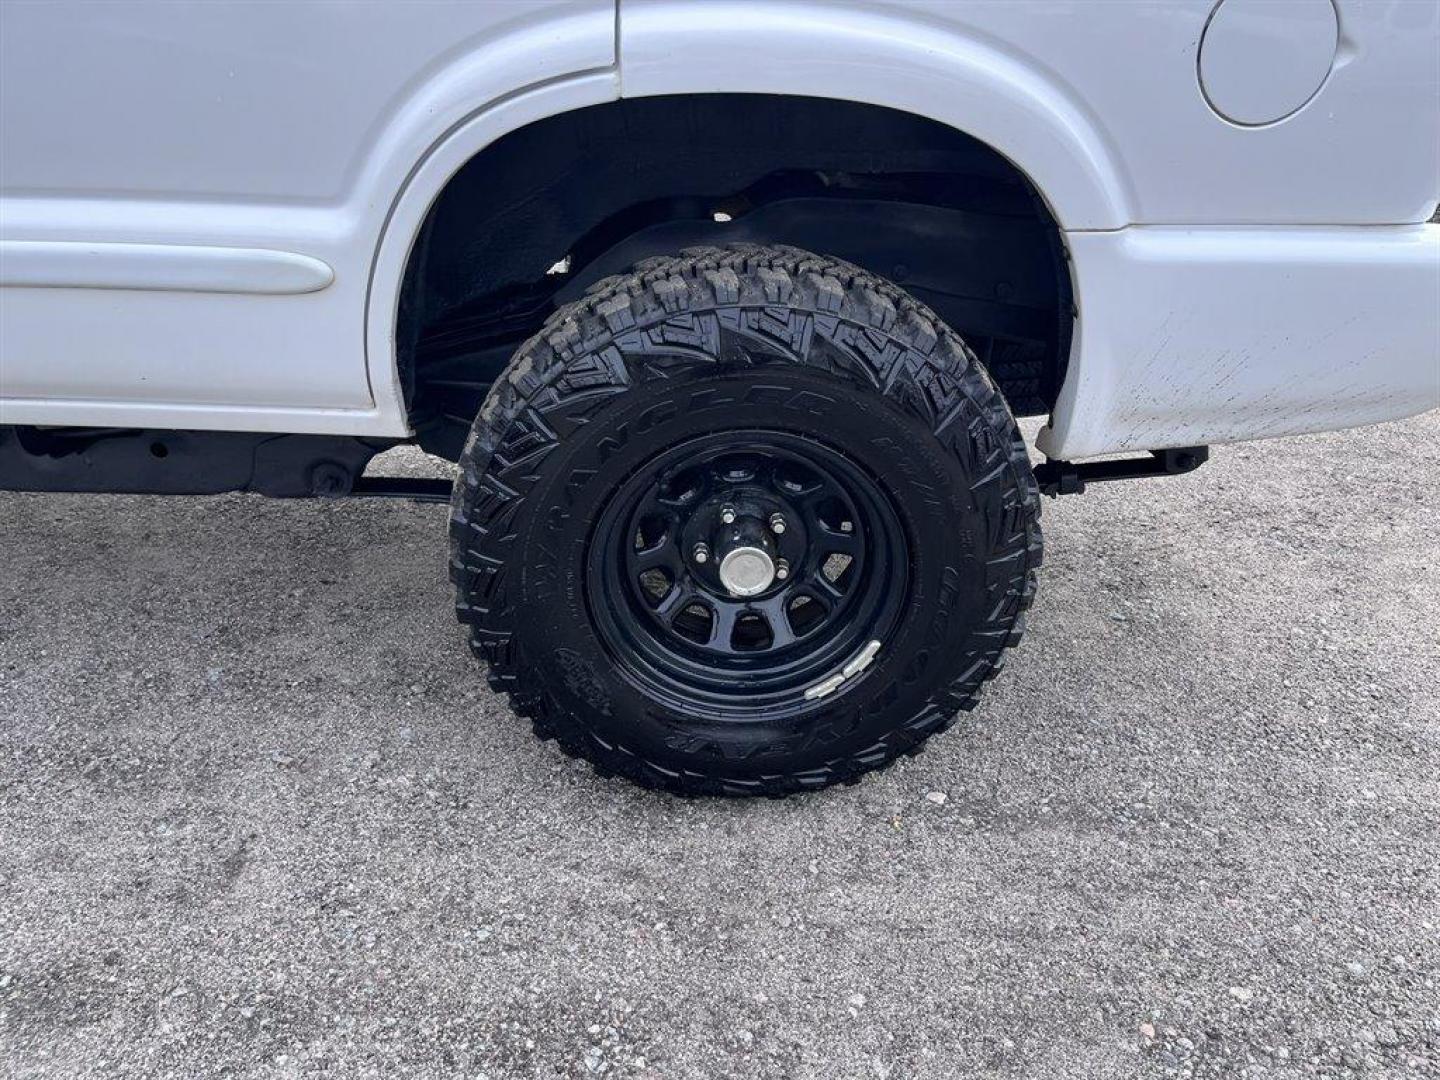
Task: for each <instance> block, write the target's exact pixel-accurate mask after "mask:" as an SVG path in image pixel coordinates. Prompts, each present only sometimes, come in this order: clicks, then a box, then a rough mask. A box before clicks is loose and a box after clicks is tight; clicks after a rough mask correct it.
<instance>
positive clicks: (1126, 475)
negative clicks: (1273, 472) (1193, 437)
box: [1035, 446, 1210, 498]
mask: <svg viewBox="0 0 1440 1080" xmlns="http://www.w3.org/2000/svg"><path fill="white" fill-rule="evenodd" d="M1209 458H1210V448H1209V447H1208V446H1177V447H1172V448H1171V449H1168V450H1151V451H1150V453H1149V455H1148V456H1147V457H1143V458H1119V459H1116V460H1112V461H1084V462H1081V463H1079V464H1076V463H1075V462H1073V461H1055V460H1050V461H1046V462H1045V463H1044V464H1043V465H1037V466H1036V467H1035V479H1036V480H1037V481H1038V482H1039V484H1040V491H1041V493H1042V494H1045V495H1049V496H1051V497H1052V498H1053V497H1055V496H1057V495H1079V494H1080V493H1081V492H1083V491H1084V490H1085V485H1086V484H1098V483H1100V482H1102V481H1105V480H1139V479H1143V478H1145V477H1147V476H1179V475H1180V474H1181V473H1187V472H1193V471H1194V470H1196V469H1198V468H1199V467H1200V466H1201V465H1203V464H1205V462H1206V461H1208V460H1209Z"/></svg>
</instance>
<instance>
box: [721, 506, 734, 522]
mask: <svg viewBox="0 0 1440 1080" xmlns="http://www.w3.org/2000/svg"><path fill="white" fill-rule="evenodd" d="M720 521H721V522H722V523H723V524H725V525H734V524H735V508H734V507H733V506H722V507H720Z"/></svg>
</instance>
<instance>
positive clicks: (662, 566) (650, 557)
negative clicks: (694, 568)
mask: <svg viewBox="0 0 1440 1080" xmlns="http://www.w3.org/2000/svg"><path fill="white" fill-rule="evenodd" d="M671 535H672V533H670V532H667V533H666V534H665V536H664V537H662V538H661V539H660V540H659V541H657V542H656V543H654V544H652V545H651V546H650V547H648V548H642V549H641V550H639V551H636V552H634V553H633V554H632V555H631V559H632V562H633V565H634V568H635V573H636V574H643V573H645V571H647V570H665V571H668V572H669V574H670V577H671V579H672V580H675V579H678V578H679V576H680V575H681V573H683V572H684V569H685V567H684V565H683V563H682V560H681V558H680V550H679V548H677V547H676V546H675V542H674V541H673V540H672V539H671Z"/></svg>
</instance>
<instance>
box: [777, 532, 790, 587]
mask: <svg viewBox="0 0 1440 1080" xmlns="http://www.w3.org/2000/svg"><path fill="white" fill-rule="evenodd" d="M775 531H776V532H780V531H782V530H780V529H776V530H775ZM789 576H790V564H789V563H788V562H786V561H785V560H784V559H778V560H777V561H776V563H775V580H777V581H784V580H785V579H786V578H788V577H789Z"/></svg>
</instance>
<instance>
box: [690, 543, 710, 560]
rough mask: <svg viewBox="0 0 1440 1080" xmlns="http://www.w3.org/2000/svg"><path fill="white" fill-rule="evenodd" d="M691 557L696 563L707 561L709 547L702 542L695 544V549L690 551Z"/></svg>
mask: <svg viewBox="0 0 1440 1080" xmlns="http://www.w3.org/2000/svg"><path fill="white" fill-rule="evenodd" d="M691 557H692V558H693V559H694V560H695V561H696V562H697V563H703V562H707V561H708V560H709V558H710V549H709V548H708V547H707V546H706V545H704V544H696V545H695V550H694V551H693V552H691Z"/></svg>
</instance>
